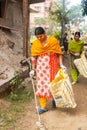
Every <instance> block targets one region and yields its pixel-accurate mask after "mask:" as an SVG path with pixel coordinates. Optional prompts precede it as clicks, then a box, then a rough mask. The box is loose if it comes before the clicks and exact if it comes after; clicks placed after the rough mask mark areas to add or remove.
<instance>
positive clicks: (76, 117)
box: [12, 77, 87, 130]
mask: <svg viewBox="0 0 87 130" xmlns="http://www.w3.org/2000/svg"><path fill="white" fill-rule="evenodd" d="M73 90H74V94H75V100H76V103H77V107H76V108H75V109H59V108H56V109H52V108H51V101H48V104H49V105H48V109H49V111H48V112H46V113H44V114H42V115H41V116H40V117H41V121H42V122H43V123H44V125H45V127H46V130H87V79H85V78H83V77H80V78H79V83H78V84H77V85H75V86H73ZM37 121H38V116H37V114H36V109H35V103H34V100H33V101H32V103H31V105H29V106H28V108H27V111H26V113H25V114H24V116H23V117H22V118H21V119H19V121H18V123H17V124H16V126H15V128H16V129H17V130H39V129H38V128H37V125H36V122H37ZM12 130H13V129H12Z"/></svg>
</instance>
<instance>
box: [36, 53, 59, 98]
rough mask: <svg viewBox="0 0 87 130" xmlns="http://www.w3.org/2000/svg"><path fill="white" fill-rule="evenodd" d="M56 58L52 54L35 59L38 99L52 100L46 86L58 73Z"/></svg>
mask: <svg viewBox="0 0 87 130" xmlns="http://www.w3.org/2000/svg"><path fill="white" fill-rule="evenodd" d="M58 68H59V66H58V57H57V55H56V54H54V53H45V54H43V55H40V56H38V58H37V67H36V74H37V90H36V95H37V96H39V97H45V98H52V97H53V96H52V94H51V92H50V90H49V88H48V84H49V83H50V81H52V80H53V79H54V77H55V75H56V73H57V72H58Z"/></svg>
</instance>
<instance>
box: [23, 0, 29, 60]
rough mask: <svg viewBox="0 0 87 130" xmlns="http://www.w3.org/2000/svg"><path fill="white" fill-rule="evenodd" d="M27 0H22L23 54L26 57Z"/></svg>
mask: <svg viewBox="0 0 87 130" xmlns="http://www.w3.org/2000/svg"><path fill="white" fill-rule="evenodd" d="M28 10H29V7H28V0H23V56H25V57H27V58H28V30H29V11H28Z"/></svg>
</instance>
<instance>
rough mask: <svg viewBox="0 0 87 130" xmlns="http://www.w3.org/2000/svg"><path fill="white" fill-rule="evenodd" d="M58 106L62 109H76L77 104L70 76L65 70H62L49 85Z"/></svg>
mask: <svg viewBox="0 0 87 130" xmlns="http://www.w3.org/2000/svg"><path fill="white" fill-rule="evenodd" d="M49 88H50V91H51V93H52V95H53V98H54V100H55V103H56V106H57V107H60V108H75V107H76V102H75V100H74V94H73V90H72V86H71V83H70V79H69V76H68V74H67V72H66V70H64V69H60V70H59V71H58V73H57V75H56V77H55V79H54V80H53V81H52V82H51V83H50V84H49Z"/></svg>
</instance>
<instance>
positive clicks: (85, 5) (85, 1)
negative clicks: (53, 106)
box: [81, 0, 87, 16]
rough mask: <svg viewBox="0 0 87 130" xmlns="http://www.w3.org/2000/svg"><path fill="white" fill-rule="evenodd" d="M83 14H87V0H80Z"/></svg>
mask: <svg viewBox="0 0 87 130" xmlns="http://www.w3.org/2000/svg"><path fill="white" fill-rule="evenodd" d="M81 6H82V12H83V16H85V15H87V0H82V1H81Z"/></svg>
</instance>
